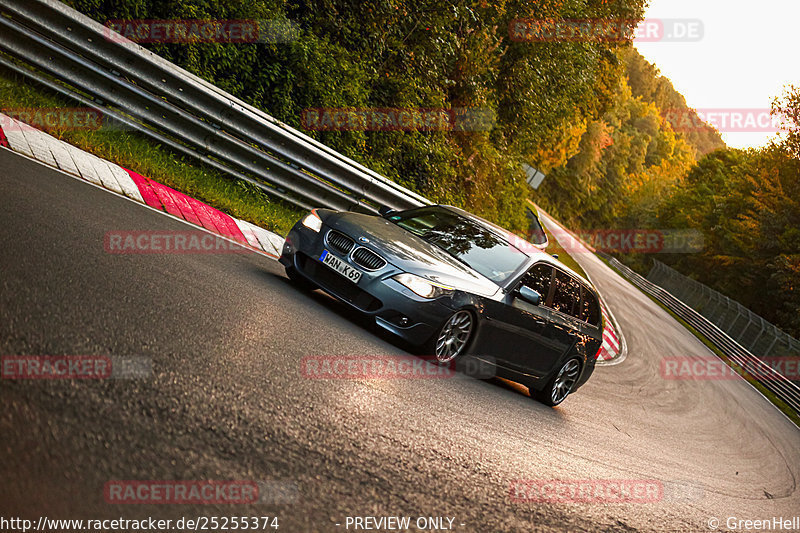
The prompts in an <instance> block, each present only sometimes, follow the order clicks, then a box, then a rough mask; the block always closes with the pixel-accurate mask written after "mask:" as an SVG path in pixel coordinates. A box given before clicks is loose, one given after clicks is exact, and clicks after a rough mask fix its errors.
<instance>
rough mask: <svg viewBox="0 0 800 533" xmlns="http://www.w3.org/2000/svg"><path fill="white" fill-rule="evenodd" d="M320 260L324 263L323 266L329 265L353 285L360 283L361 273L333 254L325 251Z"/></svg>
mask: <svg viewBox="0 0 800 533" xmlns="http://www.w3.org/2000/svg"><path fill="white" fill-rule="evenodd" d="M319 260H320V261H322V264H323V265H328V266H329V267H331V268H332V269H334V270H335V271H336V272H338V273H339V274H341V275H342V276H344V277H345V278H347V279H349V280H350V281H352V282H353V283H358V280H360V279H361V271H359V270H356V269H355V268H353V267H351V266H350V265H348V264H347V263H345V262H344V261H342V260H341V259H339V258H338V257H336V256H335V255H333V254H332V253H330V252H328V250H324V251H323V252H322V255H321V256H320V258H319Z"/></svg>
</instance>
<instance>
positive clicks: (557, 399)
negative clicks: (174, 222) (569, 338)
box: [530, 357, 581, 407]
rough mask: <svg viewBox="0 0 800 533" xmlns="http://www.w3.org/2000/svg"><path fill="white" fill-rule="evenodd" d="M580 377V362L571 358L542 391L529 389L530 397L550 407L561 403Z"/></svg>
mask: <svg viewBox="0 0 800 533" xmlns="http://www.w3.org/2000/svg"><path fill="white" fill-rule="evenodd" d="M580 375H581V362H580V360H578V359H577V358H575V357H573V358H572V359H568V360H567V361H566V362H565V363H564V364H563V365H561V368H560V369H559V370H558V372H556V373H555V374H554V375H553V377H552V378H550V381H548V382H547V385H545V386H544V388H543V389H542V390H536V389H530V392H531V396H533V397H534V398H535V399H536V400H538V401H540V402H542V403H543V404H545V405H549V406H550V407H555V406H556V405H558V404H560V403H561V402H563V401H564V400H565V399H566V398H567V396H568V395H569V393H570V392H572V389H573V388H574V387H575V384H576V383H577V382H578V378H579V377H580Z"/></svg>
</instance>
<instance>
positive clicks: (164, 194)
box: [150, 180, 183, 218]
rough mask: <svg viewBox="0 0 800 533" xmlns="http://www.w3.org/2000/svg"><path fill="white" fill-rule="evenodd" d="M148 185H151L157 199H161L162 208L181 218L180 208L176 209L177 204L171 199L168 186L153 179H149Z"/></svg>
mask: <svg viewBox="0 0 800 533" xmlns="http://www.w3.org/2000/svg"><path fill="white" fill-rule="evenodd" d="M150 186H151V187H153V191H155V193H156V195H157V196H158V199H159V200H161V203H162V204H164V210H165V211H166V212H167V213H169V214H170V215H175V216H176V217H180V218H183V213H181V210H180V209H178V206H177V205H175V200H173V199H172V196H171V195H170V193H169V187H167V186H166V185H161V184H160V183H159V182H157V181H153V180H150Z"/></svg>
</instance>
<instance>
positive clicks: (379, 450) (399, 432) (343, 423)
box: [0, 149, 800, 531]
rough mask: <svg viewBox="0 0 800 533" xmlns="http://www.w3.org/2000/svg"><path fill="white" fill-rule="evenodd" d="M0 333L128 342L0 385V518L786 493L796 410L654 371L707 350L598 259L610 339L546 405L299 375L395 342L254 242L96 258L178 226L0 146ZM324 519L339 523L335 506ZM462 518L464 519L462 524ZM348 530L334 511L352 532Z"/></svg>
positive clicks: (741, 511)
mask: <svg viewBox="0 0 800 533" xmlns="http://www.w3.org/2000/svg"><path fill="white" fill-rule="evenodd" d="M0 227H2V230H0V354H2V355H109V356H116V357H120V356H129V357H134V356H136V357H145V358H150V360H151V361H152V368H153V373H152V375H151V376H149V377H147V378H143V379H130V380H104V381H95V380H81V381H78V380H71V381H66V380H63V381H58V380H52V381H43V380H19V381H14V380H2V382H0V405H1V406H2V409H0V435H2V438H0V454H2V455H0V462H1V463H2V464H1V465H0V477H1V478H2V483H0V516H3V517H9V516H18V517H26V518H30V519H33V520H36V519H37V518H38V517H39V516H40V515H46V516H48V517H50V518H117V517H127V518H143V517H146V516H154V517H157V518H177V517H181V516H187V517H197V516H250V515H257V516H264V515H267V514H269V515H277V516H278V517H279V518H280V524H281V528H280V530H281V531H344V530H345V528H344V523H345V519H346V517H347V516H382V515H408V516H412V517H417V516H449V517H454V518H455V522H454V530H455V531H709V527H708V520H709V518H711V517H717V518H719V519H721V520H722V526H723V527H722V528H721V530H725V529H726V528H725V527H724V526H725V523H724V522H725V519H726V518H727V517H728V516H735V517H739V518H744V519H764V518H772V517H773V516H784V517H789V516H794V515H798V514H800V496H799V495H798V492H797V479H798V474H800V431H798V429H797V428H796V427H795V426H794V425H792V424H791V423H790V422H789V421H788V420H787V419H786V418H785V417H784V416H783V415H781V414H780V413H779V412H778V411H777V410H776V409H774V408H773V407H772V406H771V405H770V404H769V403H768V402H767V401H766V400H765V399H764V398H762V397H761V396H760V395H759V394H758V393H757V392H756V391H755V390H753V389H752V388H751V387H750V386H748V385H747V384H745V383H744V382H741V381H710V382H693V381H672V380H664V379H662V378H661V377H660V375H659V360H660V358H661V357H663V356H670V355H681V356H682V355H686V356H705V355H707V354H708V351H707V350H706V348H705V347H704V346H703V345H702V344H701V343H700V342H698V341H697V340H696V339H695V338H694V337H693V336H692V335H690V334H689V333H688V332H686V331H685V330H684V329H683V328H682V327H681V326H680V325H679V324H678V323H677V322H675V321H674V320H673V319H672V318H671V317H670V316H669V315H668V314H666V313H665V312H664V311H662V310H661V309H660V308H658V307H657V306H656V305H654V304H653V303H652V302H651V301H650V300H649V299H647V298H646V297H645V296H644V295H642V294H640V293H639V292H638V291H637V290H636V289H634V288H633V287H632V286H631V285H629V284H628V283H627V282H626V281H624V280H622V279H620V278H619V277H618V276H616V275H615V274H613V273H612V272H611V271H610V270H609V269H607V268H606V267H605V266H604V265H602V263H600V262H599V261H597V260H596V259H595V258H594V257H592V256H589V255H585V256H583V257H578V258H577V259H578V260H579V261H580V262H581V263H582V265H583V266H584V268H585V269H586V270H587V271H588V272H589V273H590V275H591V276H592V277H593V279H594V281H595V282H596V284H597V285H598V287H599V289H600V290H601V291H602V293H603V294H604V296H605V297H606V299H607V300H608V303H609V305H610V306H611V307H612V309H613V311H614V313H615V314H616V316H617V318H618V319H619V322H620V326H621V327H622V329H623V330H624V332H625V335H626V339H627V342H628V345H629V355H628V358H627V360H626V361H625V362H623V363H622V364H620V365H617V366H612V367H605V368H598V369H597V371H596V372H595V375H594V376H593V377H592V379H591V380H590V381H589V383H588V384H587V385H586V386H584V387H583V388H582V389H581V390H580V391H579V392H578V393H577V394H575V395H573V396H570V397H569V398H568V399H567V401H566V402H565V403H564V404H563V405H562V406H561V407H560V408H557V409H551V408H546V407H544V406H542V405H540V404H538V403H535V402H534V401H533V400H531V399H530V398H529V397H528V396H527V393H526V392H525V390H524V389H523V388H520V387H515V386H513V385H510V384H507V383H505V382H501V381H497V380H491V381H478V380H473V379H469V378H465V377H459V378H454V379H434V380H430V379H404V380H383V381H377V380H313V379H306V378H304V377H303V375H302V373H301V371H300V362H301V359H302V358H303V357H305V356H314V355H385V354H398V355H400V354H405V353H406V352H404V351H403V349H402V347H401V346H399V345H397V344H395V343H393V342H391V339H390V338H389V337H386V336H382V335H378V334H376V330H375V328H374V327H372V326H370V324H368V323H366V322H365V321H363V320H358V319H355V318H354V317H352V313H350V312H349V311H348V310H347V309H345V308H344V307H343V306H342V305H340V304H338V303H336V302H334V301H333V300H331V299H330V298H328V297H326V296H324V295H322V294H319V293H312V294H308V293H303V292H300V291H298V290H297V289H295V288H294V287H293V286H292V285H291V284H290V283H289V282H288V280H286V279H285V277H284V276H283V273H282V269H281V268H280V266H279V265H278V264H277V262H275V261H272V260H270V259H267V258H265V257H262V256H257V255H254V254H218V255H174V254H172V255H170V254H160V255H113V254H108V253H106V252H105V251H104V247H103V237H104V235H105V233H106V232H108V231H111V230H158V231H170V230H186V229H190V228H188V227H187V226H186V225H185V224H183V223H180V222H178V221H175V220H172V219H170V218H168V217H166V216H163V215H161V214H159V213H156V212H153V211H151V210H148V209H146V208H144V207H142V206H140V205H137V204H135V203H133V202H130V201H127V200H125V199H122V198H119V197H115V196H114V195H112V194H110V193H108V192H106V191H103V190H100V189H97V188H95V187H93V186H90V185H89V184H86V183H84V182H81V181H79V180H76V179H72V178H70V177H67V176H65V175H63V174H60V173H58V172H55V171H53V170H50V169H48V168H45V167H43V166H41V165H39V164H38V163H35V162H32V161H28V160H26V159H24V158H23V157H21V156H18V155H16V154H12V153H10V152H8V151H6V150H2V149H0ZM209 479H212V480H226V479H228V480H259V481H268V480H279V481H282V482H284V483H287V484H290V485H291V486H294V487H296V488H297V494H298V498H297V500H296V501H295V502H293V503H288V504H282V505H276V504H258V505H204V506H189V505H158V506H157V505H113V504H108V503H106V502H105V501H104V498H103V487H104V485H105V483H106V482H107V481H109V480H209ZM519 479H528V480H548V479H567V480H587V479H631V480H636V479H640V480H658V481H660V482H661V483H663V484H664V487H665V494H664V498H663V499H662V500H661V501H658V502H654V503H625V504H580V503H547V504H541V503H515V502H513V501H512V500H511V499H510V498H509V486H510V483H511V482H512V481H513V480H519ZM337 523H341V524H342V525H341V526H336V524H337ZM461 524H463V525H461ZM351 531H352V529H351Z"/></svg>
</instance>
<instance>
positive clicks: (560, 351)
mask: <svg viewBox="0 0 800 533" xmlns="http://www.w3.org/2000/svg"><path fill="white" fill-rule="evenodd" d="M582 290H583V288H582V286H581V283H580V282H579V281H578V280H577V279H575V278H574V277H573V276H572V275H570V274H568V273H567V272H565V271H563V270H561V269H559V268H556V269H555V276H554V279H553V287H552V290H551V298H550V300H549V301H548V303H547V306H548V307H549V308H550V309H551V314H550V320H548V323H547V325H546V327H545V336H546V337H547V338H548V339H549V341H550V342H551V345H552V350H551V351H550V352H549V357H548V358H547V359H546V360H540V361H538V363H539V364H540V365H541V366H540V367H539V369H538V370H539V371H540V372H542V373H544V374H546V373H548V372H550V371H552V370H553V369H554V368H555V366H556V365H557V364H558V363H559V362H560V361H561V359H562V356H563V355H564V354H565V353H566V352H567V351H568V350H570V349H571V348H572V347H573V346H574V345H575V344H576V343H577V342H579V341H581V340H582V339H581V334H580V331H581V329H582V325H583V321H582V320H581V315H582V313H584V312H586V311H585V310H584V308H583V305H582V300H581V294H582V292H581V291H582Z"/></svg>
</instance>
